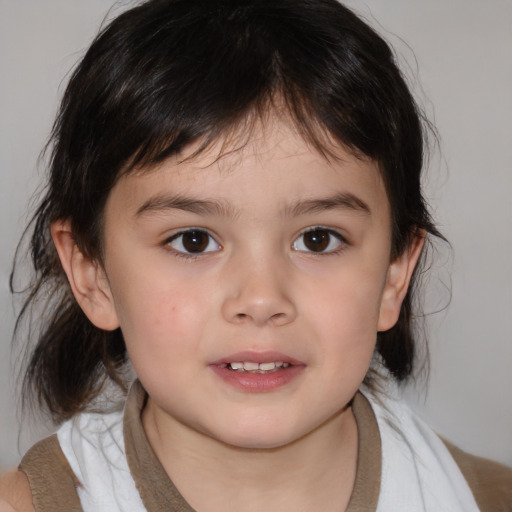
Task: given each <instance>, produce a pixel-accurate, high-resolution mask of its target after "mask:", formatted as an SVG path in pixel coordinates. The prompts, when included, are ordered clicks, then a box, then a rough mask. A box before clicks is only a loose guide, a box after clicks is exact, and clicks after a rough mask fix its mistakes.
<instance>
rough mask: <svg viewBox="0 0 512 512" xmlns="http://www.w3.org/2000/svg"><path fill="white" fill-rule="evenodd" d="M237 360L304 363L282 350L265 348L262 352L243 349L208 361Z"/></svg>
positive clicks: (217, 363) (218, 363)
mask: <svg viewBox="0 0 512 512" xmlns="http://www.w3.org/2000/svg"><path fill="white" fill-rule="evenodd" d="M237 362H251V363H259V364H261V363H270V362H282V363H288V364H290V365H304V363H303V362H301V361H299V360H297V359H295V358H293V357H290V356H288V355H286V354H283V353H282V352H278V351H275V350H267V351H264V352H256V351H252V350H245V351H243V352H236V353H234V354H230V355H229V356H226V357H222V358H221V359H217V360H216V361H213V362H212V363H210V364H211V365H217V366H218V365H222V364H229V363H237Z"/></svg>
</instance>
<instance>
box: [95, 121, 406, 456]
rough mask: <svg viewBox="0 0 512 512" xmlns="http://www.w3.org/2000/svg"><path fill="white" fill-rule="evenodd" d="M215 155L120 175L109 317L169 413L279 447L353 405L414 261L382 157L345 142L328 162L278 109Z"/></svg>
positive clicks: (109, 256)
mask: <svg viewBox="0 0 512 512" xmlns="http://www.w3.org/2000/svg"><path fill="white" fill-rule="evenodd" d="M193 149H194V148H191V149H190V151H193ZM183 156H187V155H186V154H185V155H182V159H183ZM217 156H218V148H215V147H214V148H212V149H211V150H208V151H207V152H205V153H203V154H201V155H200V156H198V157H195V158H193V159H190V160H186V161H178V159H176V158H174V159H169V160H168V161H166V162H165V163H163V164H162V165H161V166H160V167H158V168H156V169H151V170H147V171H144V172H141V173H131V174H128V175H126V176H124V177H122V178H121V179H120V180H119V181H118V183H117V184H116V185H115V187H114V189H113V190H112V192H111V194H110V196H109V199H108V201H107V205H106V209H105V231H104V233H105V259H104V267H105V273H106V277H107V280H108V294H109V297H110V302H111V307H112V315H115V318H116V322H118V323H119V325H120V326H121V329H122V332H123V335H124V338H125V340H126V346H127V350H128V353H129V356H130V358H131V361H132V362H133V366H134V369H135V372H136V374H137V376H138V377H139V379H140V380H141V382H142V384H143V385H144V387H145V389H146V390H147V392H148V394H149V396H150V399H149V405H148V407H151V408H152V409H153V411H154V413H155V414H156V416H157V417H158V418H160V420H161V421H162V422H167V424H168V425H171V426H172V425H173V424H176V425H177V424H179V425H180V428H185V429H189V430H190V431H193V432H199V433H201V434H206V435H207V436H209V437H211V438H213V439H215V440H218V441H221V442H223V443H228V444H230V445H234V446H238V447H244V448H270V447H277V446H283V445H286V444H288V443H292V442H293V441H295V440H297V439H299V438H301V437H303V436H305V435H307V434H308V433H310V432H312V431H314V430H315V429H318V428H319V427H320V428H321V425H323V424H325V423H326V422H327V420H329V419H330V418H333V417H336V415H339V414H343V411H344V410H345V408H346V406H347V404H348V402H349V401H350V400H351V398H352V397H353V395H354V393H355V392H356V390H357V388H358V387H359V385H360V383H361V381H362V380H363V378H364V376H365V374H366V372H367V369H368V366H369V363H370V360H371V357H372V354H373V351H374V346H375V341H376V333H377V331H378V330H383V329H387V328H389V327H391V326H392V324H393V323H394V321H395V320H396V316H397V315H398V310H399V303H400V302H401V298H403V294H404V293H405V292H403V290H402V289H401V288H400V286H402V284H403V283H402V281H404V280H405V281H406V280H407V278H408V277H407V275H406V274H407V272H408V270H406V267H407V262H406V263H403V262H402V263H400V261H397V262H394V263H392V264H391V263H390V252H391V247H390V232H391V228H390V211H389V204H388V200H387V197H386V192H385V189H384V186H383V183H382V180H381V178H380V175H379V172H378V169H377V166H376V164H374V163H373V162H371V161H368V160H360V159H357V158H355V157H354V156H352V155H351V154H350V153H348V152H346V151H343V150H341V149H340V150H339V156H340V158H339V160H337V161H336V162H335V163H328V162H327V161H326V160H325V159H324V158H323V157H322V156H320V155H319V154H318V153H317V152H315V151H314V150H311V149H309V148H308V147H307V146H306V144H305V143H304V141H303V139H302V138H301V137H300V136H298V135H297V134H296V133H295V132H294V131H293V130H292V129H291V128H289V127H288V126H286V125H285V124H280V123H277V122H276V123H275V124H274V125H273V126H272V128H267V129H265V130H260V131H259V132H258V133H256V134H254V136H253V137H252V138H251V141H250V142H249V144H248V145H247V146H245V147H244V148H243V149H239V150H237V151H234V152H231V153H229V152H227V153H225V154H224V156H223V157H222V158H220V159H218V158H217ZM395 267H396V268H395ZM402 278H403V279H402ZM400 294H402V296H401V295H400ZM397 305H398V309H397Z"/></svg>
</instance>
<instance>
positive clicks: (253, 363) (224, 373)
mask: <svg viewBox="0 0 512 512" xmlns="http://www.w3.org/2000/svg"><path fill="white" fill-rule="evenodd" d="M209 366H210V368H211V369H212V371H213V372H214V374H216V375H217V376H218V377H220V378H221V379H222V380H223V381H224V382H225V383H227V384H229V385H230V386H233V387H234V388H236V389H238V390H242V391H244V392H258V393H263V392H270V391H273V390H277V389H279V388H281V387H284V386H286V385H288V384H289V383H291V382H292V381H294V380H295V379H296V378H298V377H299V376H300V375H301V374H302V373H303V372H304V370H305V368H306V365H305V364H304V363H302V362H301V361H298V360H296V359H293V358H291V357H289V356H287V355H285V354H283V353H280V352H275V351H267V352H264V353H261V352H253V351H245V352H239V353H237V354H232V355H230V356H228V357H225V358H223V359H220V360H218V361H215V362H214V363H212V364H210V365H209Z"/></svg>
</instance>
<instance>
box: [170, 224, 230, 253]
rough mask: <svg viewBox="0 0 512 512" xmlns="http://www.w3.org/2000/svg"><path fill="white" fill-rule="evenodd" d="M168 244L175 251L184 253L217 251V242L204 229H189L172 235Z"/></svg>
mask: <svg viewBox="0 0 512 512" xmlns="http://www.w3.org/2000/svg"><path fill="white" fill-rule="evenodd" d="M168 244H169V245H170V246H171V247H172V248H173V249H174V250H175V251H177V252H181V253H185V254H201V253H204V252H212V251H218V250H219V249H220V246H219V244H218V243H217V242H216V241H215V240H214V239H213V238H212V236H211V235H209V234H208V233H207V232H206V231H203V230H201V229H190V230H188V231H182V232H181V233H177V234H176V235H174V236H173V237H172V238H171V239H170V240H169V242H168Z"/></svg>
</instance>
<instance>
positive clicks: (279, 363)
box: [275, 361, 283, 368]
mask: <svg viewBox="0 0 512 512" xmlns="http://www.w3.org/2000/svg"><path fill="white" fill-rule="evenodd" d="M275 365H276V368H281V366H283V362H282V361H278V362H277V363H275Z"/></svg>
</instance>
